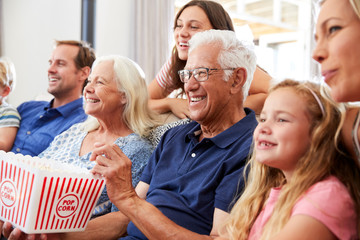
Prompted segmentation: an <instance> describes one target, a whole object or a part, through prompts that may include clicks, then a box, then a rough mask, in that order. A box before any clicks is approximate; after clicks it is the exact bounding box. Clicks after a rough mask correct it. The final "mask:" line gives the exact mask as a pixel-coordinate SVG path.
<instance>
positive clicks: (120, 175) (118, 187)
mask: <svg viewBox="0 0 360 240" xmlns="http://www.w3.org/2000/svg"><path fill="white" fill-rule="evenodd" d="M90 160H91V161H96V165H95V166H94V168H93V169H92V170H91V172H92V173H93V174H99V175H101V176H103V177H105V180H106V189H107V194H108V196H109V198H110V201H111V202H112V203H113V204H115V205H116V206H117V207H118V208H119V209H120V208H121V205H120V204H121V203H124V200H126V199H130V198H131V197H133V196H137V195H136V192H135V190H134V188H133V186H132V177H131V161H130V159H129V158H128V157H127V156H126V155H125V154H124V153H123V152H122V151H121V149H120V148H119V147H118V146H117V145H115V144H113V145H104V144H100V143H96V144H95V149H94V150H93V152H92V155H91V156H90Z"/></svg>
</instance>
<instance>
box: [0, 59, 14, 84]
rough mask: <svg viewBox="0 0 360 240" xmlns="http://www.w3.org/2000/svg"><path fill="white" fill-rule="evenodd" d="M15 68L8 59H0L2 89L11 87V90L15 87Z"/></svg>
mask: <svg viewBox="0 0 360 240" xmlns="http://www.w3.org/2000/svg"><path fill="white" fill-rule="evenodd" d="M15 78H16V73H15V66H14V64H13V63H12V62H11V61H10V60H9V59H6V58H0V84H1V86H2V87H5V86H9V87H10V90H13V89H14V87H15Z"/></svg>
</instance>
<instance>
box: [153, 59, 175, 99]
mask: <svg viewBox="0 0 360 240" xmlns="http://www.w3.org/2000/svg"><path fill="white" fill-rule="evenodd" d="M170 65H171V58H169V59H168V61H167V62H166V63H165V64H164V65H163V66H162V68H161V69H160V71H159V72H158V74H157V75H156V77H155V79H156V82H157V83H158V84H159V86H160V87H162V88H163V89H167V91H168V92H169V93H171V92H172V91H173V90H174V83H173V80H172V78H171V77H170Z"/></svg>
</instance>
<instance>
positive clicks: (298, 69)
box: [175, 0, 312, 80]
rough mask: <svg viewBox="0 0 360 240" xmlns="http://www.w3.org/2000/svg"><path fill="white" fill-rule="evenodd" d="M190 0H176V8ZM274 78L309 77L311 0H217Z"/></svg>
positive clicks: (260, 62) (298, 78) (297, 78)
mask: <svg viewBox="0 0 360 240" xmlns="http://www.w3.org/2000/svg"><path fill="white" fill-rule="evenodd" d="M188 1H189V0H175V11H177V10H178V9H179V8H181V7H182V6H183V5H184V4H186V3H187V2H188ZM217 2H219V3H221V4H222V6H223V7H224V8H225V9H226V11H227V12H228V13H229V15H230V17H231V18H232V20H233V23H234V26H235V31H236V33H237V35H238V36H239V38H240V39H242V38H245V39H247V40H252V41H253V42H254V44H255V51H256V55H257V58H258V64H259V66H261V67H262V68H264V69H265V70H266V71H268V72H269V73H270V75H272V76H273V77H274V78H275V79H278V80H282V79H284V78H292V79H296V80H304V79H310V76H311V67H310V65H311V39H312V32H311V27H310V26H311V21H312V20H311V19H312V16H311V0H218V1H217Z"/></svg>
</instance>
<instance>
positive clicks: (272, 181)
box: [222, 80, 360, 239]
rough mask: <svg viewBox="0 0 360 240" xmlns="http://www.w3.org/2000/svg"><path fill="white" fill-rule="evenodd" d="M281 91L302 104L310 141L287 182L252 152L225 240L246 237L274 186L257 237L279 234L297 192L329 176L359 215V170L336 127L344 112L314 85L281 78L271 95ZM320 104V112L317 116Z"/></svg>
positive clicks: (295, 199) (227, 226)
mask: <svg viewBox="0 0 360 240" xmlns="http://www.w3.org/2000/svg"><path fill="white" fill-rule="evenodd" d="M280 88H291V89H293V90H294V92H295V93H296V94H298V95H299V96H301V97H302V98H303V99H304V100H305V102H306V106H307V111H308V116H309V119H310V122H311V124H310V129H309V134H310V137H311V143H310V146H309V149H308V151H307V152H306V153H305V154H304V156H302V157H301V158H300V159H299V161H298V165H297V168H296V170H295V171H294V173H293V175H292V178H291V181H289V182H286V179H285V176H284V175H283V173H282V172H281V170H279V169H276V168H271V167H268V166H266V165H264V164H261V163H259V162H257V161H256V160H255V159H256V151H254V152H253V155H252V157H251V158H250V160H249V162H248V164H247V168H250V172H249V175H248V176H247V177H246V178H245V179H247V180H246V184H245V190H244V192H243V193H242V195H241V197H240V199H239V200H238V201H237V202H236V204H235V205H234V207H233V209H232V211H231V213H230V217H229V219H228V221H227V222H226V223H225V226H224V228H223V229H222V233H223V234H226V235H228V236H229V238H230V239H247V238H248V235H249V233H250V230H251V227H252V226H253V224H254V222H255V220H256V218H257V216H258V215H259V213H260V212H261V210H262V209H263V207H264V205H265V201H266V200H267V198H268V196H269V193H270V190H271V188H274V187H279V186H282V190H281V193H280V196H279V199H278V201H277V203H276V205H275V207H274V210H273V214H272V215H271V217H270V219H269V221H268V222H267V223H266V224H265V226H264V229H263V233H262V236H261V239H269V238H270V237H272V236H274V235H275V234H276V233H278V232H279V231H280V230H281V229H282V228H283V227H284V226H285V224H286V223H287V222H288V221H289V218H290V216H291V211H292V208H293V206H294V205H295V203H296V202H297V200H298V199H299V198H300V197H301V196H302V194H304V192H305V191H306V190H307V189H309V188H310V187H311V186H312V185H313V184H315V183H317V182H319V181H322V180H324V179H325V178H327V177H328V176H330V175H333V176H336V177H337V178H338V179H339V180H340V181H341V182H343V183H344V185H345V186H346V187H347V189H348V190H349V192H350V194H351V196H352V198H353V199H354V202H355V206H356V212H359V211H360V209H359V206H360V192H359V191H360V190H359V186H358V184H359V182H360V171H359V169H357V167H356V163H355V161H353V160H352V159H350V158H349V157H348V156H347V155H346V154H344V152H343V150H342V149H343V147H342V146H341V142H340V140H339V139H340V138H338V136H339V132H340V127H339V126H341V125H342V123H341V122H342V114H341V112H342V111H344V110H345V109H344V108H343V107H342V106H343V105H342V104H337V103H335V102H334V101H332V100H330V98H329V97H327V96H326V95H322V94H321V92H320V87H319V86H318V85H316V84H314V83H310V82H305V83H300V82H297V81H293V80H285V81H283V82H281V83H279V84H277V85H275V86H274V87H273V88H272V89H271V90H270V92H272V91H274V90H276V89H280ZM310 89H311V90H310ZM325 93H326V91H323V94H325ZM314 94H315V95H316V96H317V97H318V100H317V99H316V97H315V96H314ZM319 101H320V102H319ZM320 104H321V105H322V106H323V109H324V110H325V114H323V113H322V110H321V105H320ZM285 183H286V184H285ZM359 222H360V221H359V218H358V221H357V228H358V232H360V227H359V226H360V225H359Z"/></svg>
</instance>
